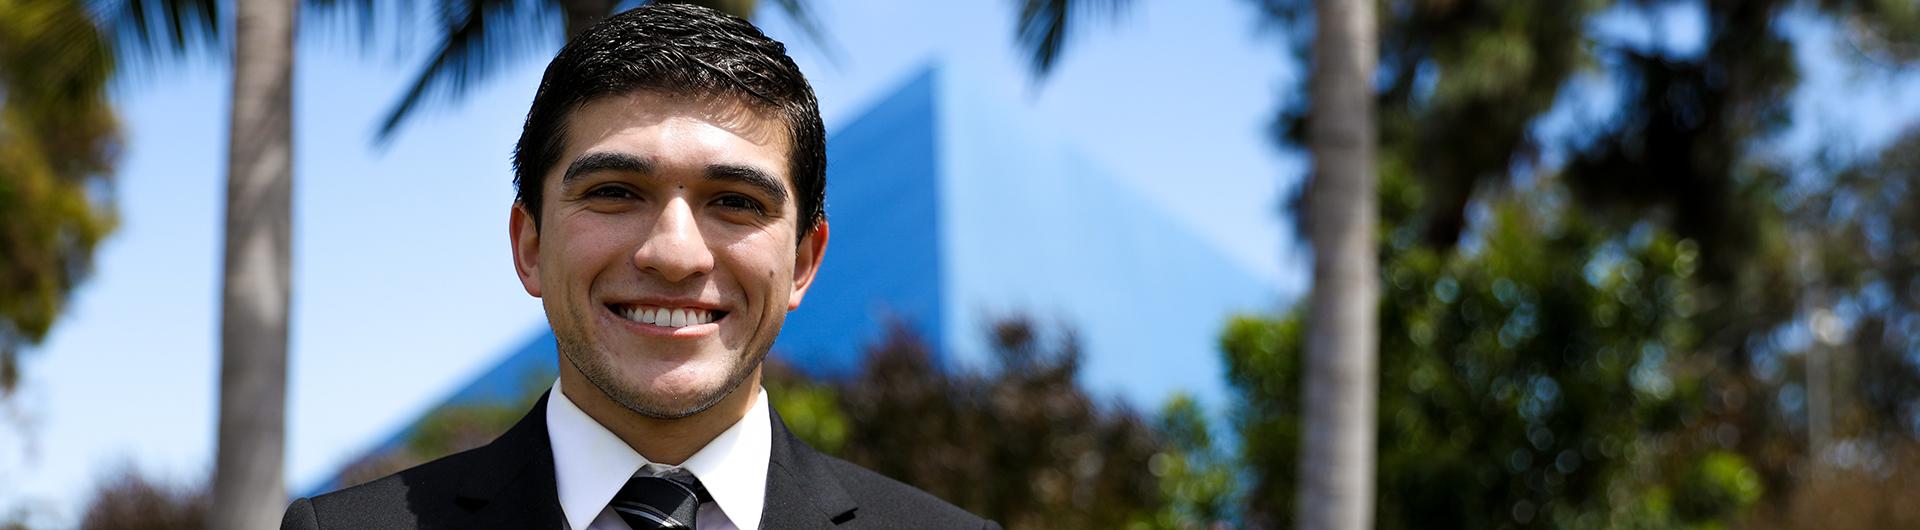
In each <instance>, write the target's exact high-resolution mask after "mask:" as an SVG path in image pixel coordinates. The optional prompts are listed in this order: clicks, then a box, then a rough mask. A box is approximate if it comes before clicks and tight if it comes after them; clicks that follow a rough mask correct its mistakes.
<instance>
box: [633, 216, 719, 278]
mask: <svg viewBox="0 0 1920 530" xmlns="http://www.w3.org/2000/svg"><path fill="white" fill-rule="evenodd" d="M633 265H634V266H635V267H639V268H640V270H642V271H646V272H648V273H652V274H655V275H658V276H660V279H663V280H666V281H668V282H679V281H681V280H685V279H687V278H690V277H693V276H697V275H700V274H704V273H706V272H707V271H710V270H713V252H712V251H710V250H708V249H707V242H706V239H705V238H703V237H701V235H700V223H699V222H698V221H697V220H695V218H694V213H693V208H692V207H691V206H688V205H687V201H686V200H684V199H680V198H674V199H671V200H668V201H667V202H666V204H665V205H663V206H661V211H660V216H659V217H657V218H655V219H654V222H653V228H652V230H651V231H649V232H648V233H647V234H646V238H644V239H642V240H641V241H640V248H639V249H637V250H635V251H634V253H633Z"/></svg>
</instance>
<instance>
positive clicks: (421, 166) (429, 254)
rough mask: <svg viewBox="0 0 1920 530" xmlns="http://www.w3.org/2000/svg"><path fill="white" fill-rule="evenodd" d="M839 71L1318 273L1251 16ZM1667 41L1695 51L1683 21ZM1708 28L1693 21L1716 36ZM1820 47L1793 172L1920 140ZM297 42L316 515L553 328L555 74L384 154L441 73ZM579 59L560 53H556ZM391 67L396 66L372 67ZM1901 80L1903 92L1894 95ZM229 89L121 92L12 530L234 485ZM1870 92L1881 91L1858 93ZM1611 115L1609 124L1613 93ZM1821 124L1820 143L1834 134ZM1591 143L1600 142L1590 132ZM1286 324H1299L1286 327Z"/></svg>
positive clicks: (851, 57)
mask: <svg viewBox="0 0 1920 530" xmlns="http://www.w3.org/2000/svg"><path fill="white" fill-rule="evenodd" d="M814 4H815V5H816V6H818V7H817V8H818V10H819V12H818V14H819V15H820V18H821V21H822V23H823V26H824V28H825V29H826V32H827V34H828V35H829V37H828V41H829V43H830V45H831V46H832V48H833V49H835V50H837V51H838V53H837V59H836V60H833V61H828V60H826V59H824V58H823V57H822V55H821V54H820V53H819V52H818V51H817V48H816V46H814V44H813V43H811V42H809V41H807V40H806V39H804V38H801V37H800V36H799V34H798V32H797V31H795V29H794V28H793V27H792V26H791V25H790V24H787V23H786V21H784V20H782V19H780V18H779V17H778V16H777V15H773V16H768V17H763V18H762V19H761V20H760V22H761V23H762V25H763V26H765V27H766V29H767V31H768V33H769V34H771V35H773V36H775V37H776V38H779V39H781V40H783V41H786V42H788V43H789V44H790V45H791V46H792V47H793V48H794V50H795V53H794V55H795V58H796V60H797V61H798V62H800V64H801V66H802V68H803V69H804V70H806V71H807V72H808V74H809V76H810V79H811V80H812V82H813V83H814V87H815V89H816V91H817V92H818V94H819V97H820V100H821V107H822V113H823V115H824V116H825V118H826V121H827V124H828V127H829V129H833V128H834V127H835V126H836V125H838V124H840V123H843V122H844V120H847V119H849V118H851V117H852V114H853V113H854V112H857V111H858V110H860V109H861V108H864V107H865V106H867V105H868V104H869V103H871V102H872V101H874V100H875V99H876V98H879V97H881V96H883V95H884V91H885V90H888V89H890V88H892V87H893V86H895V85H896V84H897V83H899V82H900V81H902V80H903V78H904V77H905V76H907V75H911V74H913V73H915V72H917V71H918V69H919V68H920V67H922V66H923V65H925V64H927V63H929V62H932V61H939V62H941V63H942V64H944V65H945V66H946V67H947V68H948V69H949V71H952V72H956V73H957V74H961V75H968V76H973V77H974V80H975V81H976V84H975V85H976V86H982V87H989V88H986V90H996V91H999V92H1000V94H997V96H1001V97H1004V98H1006V99H1007V100H1009V101H1017V102H1020V104H1022V105H1024V107H1023V111H1024V112H1026V113H1028V117H1029V118H1030V119H1029V120H1028V121H1029V122H1030V123H1037V124H1043V125H1042V126H1045V127H1048V128H1050V129H1052V132H1053V133H1055V134H1057V135H1058V136H1059V137H1062V138H1066V139H1068V141H1069V142H1070V143H1072V144H1073V145H1074V147H1075V148H1077V149H1079V150H1081V151H1082V152H1084V153H1086V154H1087V155H1088V156H1089V157H1091V158H1092V159H1095V160H1099V161H1101V162H1102V163H1103V164H1105V165H1106V166H1107V167H1109V168H1111V169H1113V171H1114V173H1115V174H1116V175H1117V176H1119V177H1120V178H1122V179H1123V180H1124V181H1125V184H1126V185H1128V186H1131V187H1133V188H1134V189H1135V190H1137V191H1139V192H1140V193H1141V194H1142V195H1144V196H1147V197H1152V198H1155V199H1156V200H1158V201H1160V203H1161V205H1162V206H1164V207H1165V208H1166V209H1167V210H1168V211H1169V212H1171V213H1172V214H1173V215H1174V217H1176V218H1177V219H1179V220H1181V221H1182V222H1185V223H1188V224H1189V225H1190V226H1191V228H1193V229H1195V230H1196V231H1197V232H1199V233H1201V234H1203V235H1204V237H1206V238H1207V239H1209V240H1211V241H1212V242H1214V243H1216V244H1218V245H1219V246H1220V247H1221V248H1223V249H1225V250H1226V251H1227V252H1228V253H1229V254H1230V255H1231V256H1233V257H1234V258H1235V259H1237V260H1239V261H1240V262H1242V263H1243V264H1245V265H1246V266H1247V267H1248V268H1249V269H1251V270H1256V271H1264V274H1268V275H1269V278H1268V279H1269V280H1271V281H1272V282H1273V283H1274V284H1275V285H1277V286H1279V287H1280V291H1281V292H1282V293H1288V294H1295V293H1298V292H1299V291H1300V289H1301V288H1302V286H1303V283H1304V279H1303V275H1302V273H1303V272H1304V271H1303V269H1302V268H1301V267H1302V266H1303V263H1304V262H1303V261H1301V257H1300V256H1298V255H1295V254H1294V250H1295V247H1294V246H1293V243H1292V242H1291V241H1290V240H1289V239H1288V238H1289V237H1290V234H1291V230H1290V229H1289V228H1286V227H1285V226H1284V225H1283V224H1282V223H1283V220H1282V219H1281V217H1280V216H1279V215H1278V214H1277V213H1276V212H1277V208H1276V205H1277V204H1278V201H1279V194H1280V191H1281V190H1282V189H1283V187H1284V186H1287V185H1290V184H1289V183H1291V182H1294V181H1296V179H1297V178H1298V177H1299V175H1300V174H1301V172H1302V170H1303V168H1304V164H1303V162H1302V161H1301V160H1300V159H1299V158H1298V157H1295V156H1290V155H1287V154H1284V153H1280V152H1278V151H1276V150H1275V149H1274V148H1273V147H1272V146H1271V145H1270V144H1269V143H1268V140H1267V136H1266V135H1265V131H1266V126H1267V124H1268V123H1269V120H1270V119H1271V116H1272V113H1273V110H1274V109H1275V107H1276V105H1277V104H1278V102H1279V98H1280V97H1281V96H1283V93H1282V91H1281V89H1282V88H1283V87H1288V86H1293V83H1294V82H1295V81H1296V80H1297V78H1298V76H1300V75H1303V72H1301V71H1300V70H1299V69H1298V68H1297V67H1295V66H1294V65H1292V64H1291V63H1290V62H1289V60H1288V59H1287V55H1286V53H1285V51H1284V50H1283V48H1282V47H1281V44H1280V42H1279V39H1278V38H1277V36H1276V35H1272V34H1262V33H1261V32H1259V31H1257V16H1256V13H1255V11H1254V9H1253V7H1252V6H1251V5H1249V4H1250V3H1249V2H1243V1H1236V0H1199V1H1193V2H1177V3H1176V2H1140V3H1138V5H1136V9H1135V10H1134V11H1133V12H1132V13H1130V14H1127V15H1124V16H1122V17H1121V18H1120V19H1118V20H1116V21H1114V23H1113V24H1111V25H1110V26H1106V27H1094V28H1091V29H1090V30H1089V31H1086V32H1083V33H1081V34H1079V35H1077V36H1076V38H1075V40H1074V41H1073V42H1072V48H1071V49H1070V50H1069V54H1068V57H1067V58H1066V60H1065V61H1064V62H1063V63H1060V65H1059V67H1058V69H1057V71H1056V72H1055V74H1054V75H1053V76H1052V78H1051V79H1050V80H1049V81H1048V82H1047V83H1046V84H1045V85H1044V86H1036V85H1034V84H1032V83H1031V82H1029V80H1028V79H1027V76H1026V70H1025V63H1024V60H1023V57H1022V56H1021V55H1019V54H1018V53H1017V51H1016V50H1015V49H1014V48H1013V46H1012V44H1011V35H1012V28H1011V20H1012V13H1011V12H1010V11H1011V3H1010V2H934V3H920V2H894V1H887V0H838V1H817V2H814ZM1668 16H1670V17H1672V18H1674V19H1676V20H1679V21H1680V22H1678V23H1675V24H1666V25H1662V26H1660V27H1659V28H1658V29H1647V28H1642V27H1640V26H1638V25H1637V24H1636V23H1635V22H1634V21H1633V20H1623V21H1617V22H1609V24H1610V26H1609V27H1610V28H1612V29H1616V30H1620V31H1626V32H1629V33H1632V32H1635V31H1639V32H1640V33H1641V34H1645V35H1647V36H1648V37H1649V38H1651V36H1652V35H1655V33H1654V32H1655V31H1659V32H1664V33H1661V34H1669V35H1673V36H1674V37H1673V38H1674V39H1675V40H1678V41H1682V42H1684V41H1685V39H1686V35H1687V34H1688V32H1692V33H1693V34H1695V35H1697V34H1698V29H1697V23H1695V25H1694V26H1691V27H1693V28H1694V29H1688V28H1689V27H1690V26H1689V25H1688V23H1687V22H1686V20H1687V16H1688V15H1687V14H1686V13H1684V12H1682V13H1676V14H1671V15H1668ZM1696 18H1697V16H1696ZM1823 27H1824V26H1823V25H1822V24H1821V23H1819V22H1817V21H1815V22H1806V23H1804V24H1794V25H1789V27H1788V30H1789V31H1790V32H1792V33H1793V34H1794V35H1796V36H1797V37H1800V38H1803V39H1807V40H1808V41H1810V42H1814V43H1815V44H1816V46H1813V47H1808V48H1806V49H1803V51H1802V53H1803V56H1802V61H1803V62H1804V63H1806V64H1809V65H1811V67H1806V71H1805V75H1806V77H1807V83H1808V84H1807V86H1809V87H1811V89H1810V90H1808V91H1806V92H1805V93H1804V94H1802V95H1800V96H1796V103H1795V106H1796V117H1797V118H1800V119H1798V120H1796V121H1798V122H1800V123H1803V124H1804V123H1819V124H1821V125H1819V126H1802V127H1797V128H1796V129H1794V130H1793V131H1792V132H1790V133H1789V134H1788V136H1787V138H1784V139H1783V140H1782V142H1783V146H1784V147H1783V148H1786V149H1790V150H1791V149H1794V148H1796V146H1806V145H1811V144H1812V140H1814V139H1819V138H1826V137H1832V136H1833V135H1842V136H1844V137H1846V138H1849V139H1851V140H1853V141H1857V142H1859V144H1860V145H1861V146H1863V149H1864V148H1866V147H1870V146H1873V145H1877V144H1878V143H1880V142H1884V141H1885V140H1886V139H1887V138H1889V137H1891V135H1892V134H1893V133H1894V132H1897V130H1898V129H1899V127H1900V125H1901V124H1908V123H1914V122H1915V121H1916V118H1917V117H1920V104H1916V103H1914V102H1912V101H1904V102H1903V101H1902V100H1900V99H1899V98H1898V97H1897V95H1898V94H1901V93H1906V94H1913V93H1920V80H1916V79H1915V76H1912V75H1909V76H1906V77H1903V78H1897V79H1887V78H1873V77H1872V76H1871V75H1866V76H1864V77H1863V75H1862V74H1860V73H1859V72H1858V71H1857V70H1856V69H1853V68H1852V67H1851V66H1849V64H1850V63H1848V62H1847V61H1845V60H1842V59H1839V57H1841V54H1843V53H1845V51H1844V48H1843V47H1839V46H1835V45H1832V44H1831V43H1827V42H1825V41H1824V40H1823V39H1831V32H1830V31H1829V30H1826V29H1823ZM338 40H339V39H337V38H334V37H331V36H327V35H319V34H314V35H307V36H306V37H304V38H303V39H302V40H301V45H300V49H299V59H298V60H299V61H300V63H299V66H298V70H297V72H296V93H295V100H296V102H297V103H296V105H297V108H296V114H295V118H296V123H297V127H298V128H297V130H296V133H295V134H296V137H295V141H296V155H295V160H296V168H295V174H296V177H295V178H296V185H295V194H296V198H295V227H294V234H295V239H296V242H295V249H294V256H295V263H294V287H295V290H296V292H295V295H294V305H293V311H292V318H293V330H292V347H291V349H292V351H291V355H292V363H291V374H290V385H291V386H290V394H289V410H288V421H289V426H290V431H289V433H288V440H289V445H288V448H287V449H288V453H287V456H288V460H287V471H288V477H289V480H290V481H291V485H292V487H293V489H295V490H298V489H300V488H302V487H304V485H305V484H309V483H311V482H312V481H313V480H315V479H317V478H320V476H321V475H323V474H325V473H326V472H327V471H329V470H331V469H332V468H333V467H334V466H337V465H338V464H340V463H341V461H342V460H343V459H345V458H349V457H350V456H352V454H353V453H354V452H355V451H358V450H360V449H361V448H363V447H364V446H365V445H366V444H368V443H371V442H372V441H373V440H374V439H376V438H378V437H380V436H382V435H384V434H386V433H387V432H388V431H389V430H391V429H393V428H394V427H396V426H397V425H399V424H401V423H402V422H404V421H405V420H407V419H409V418H411V417H413V416H414V415H416V414H418V413H419V412H420V410H421V409H422V408H424V407H426V406H428V405H429V404H430V403H431V402H433V401H434V400H435V399H436V398H438V397H440V396H443V395H445V394H446V393H448V392H450V391H452V390H453V389H454V388H455V387H457V386H458V385H459V384H460V383H462V382H464V381H465V380H467V379H469V378H471V377H472V376H474V375H475V374H477V373H478V372H479V371H480V370H483V369H484V368H486V367H487V366H489V365H491V363H492V362H494V361H495V360H496V359H497V358H498V356H499V355H501V354H503V353H504V352H505V350H506V348H508V347H511V346H516V345H518V344H519V343H520V342H521V341H523V340H525V339H526V338H527V337H529V336H531V334H532V333H534V332H535V331H536V330H538V329H539V328H540V327H541V326H542V325H543V323H544V320H543V316H542V315H541V312H540V306H539V304H538V302H537V300H535V299H533V298H529V297H527V296H526V294H525V293H524V292H523V291H521V289H520V286H519V285H518V283H517V282H515V281H514V279H513V271H512V268H511V262H510V261H509V259H508V255H507V244H506V235H505V232H506V230H505V228H506V213H507V208H508V206H509V203H510V201H511V199H512V189H511V186H510V184H509V182H510V178H511V177H510V173H509V166H508V156H509V153H510V149H511V146H512V143H513V141H514V139H515V138H516V137H517V135H518V133H519V126H520V123H521V121H522V119H523V117H524V114H525V112H526V108H527V104H528V102H529V101H530V100H531V97H532V94H533V90H534V87H535V85H536V83H537V82H538V79H539V74H540V70H541V68H542V67H543V66H544V64H545V55H546V54H545V53H542V54H538V55H541V56H540V57H534V56H529V57H527V58H525V60H523V61H519V62H517V63H515V64H513V65H512V66H510V67H509V68H506V69H504V70H503V71H501V72H500V73H499V75H497V76H495V77H494V79H492V80H491V81H490V82H487V83H485V84H484V85H482V87H481V88H480V89H479V90H476V91H474V92H473V93H471V94H470V95H469V97H468V98H467V99H466V100H465V101H464V102H463V103H461V104H458V105H437V106H434V107H433V108H432V109H429V110H428V112H426V113H425V114H423V115H421V116H420V119H419V120H417V121H415V122H414V124H413V126H411V127H409V128H407V129H406V130H405V131H404V132H403V133H402V134H401V135H400V136H399V137H398V138H397V139H396V141H394V142H393V143H392V144H391V145H390V146H388V148H387V149H385V150H381V151H375V150H373V149H370V148H369V145H370V144H369V138H370V134H371V131H372V130H373V128H374V126H375V125H376V123H377V120H378V119H379V118H380V117H381V112H382V111H384V110H385V108H386V106H387V105H388V104H389V103H390V102H391V101H392V100H393V97H394V96H395V95H396V94H398V93H399V92H400V91H401V89H402V88H403V87H404V83H405V82H406V81H408V80H409V76H410V75H411V73H412V71H413V68H414V67H415V65H417V64H418V63H419V60H420V59H421V56H422V54H418V53H417V54H413V55H409V56H405V57H401V58H399V59H397V60H395V59H392V58H389V57H386V56H384V55H375V56H372V57H369V56H365V55H362V54H360V53H358V52H357V51H355V50H356V48H355V47H354V46H349V45H345V44H344V43H341V42H337V41H338ZM555 47H556V49H557V43H556V46H555ZM376 48H378V47H377V46H376ZM1883 77H1884V76H1883ZM228 83H229V81H228V77H227V76H226V74H225V72H224V69H223V68H220V67H210V66H206V65H189V67H188V68H185V69H183V70H176V71H174V72H172V73H167V74H163V75H159V76H155V77H154V78H152V79H150V80H148V81H145V82H140V83H132V84H127V85H125V86H121V87H119V88H118V89H117V91H116V96H115V97H116V101H117V103H118V104H119V106H120V112H121V117H122V120H123V121H124V133H125V135H126V139H127V151H126V153H125V156H124V158H123V159H122V160H121V166H120V171H119V174H118V177H117V179H118V187H117V189H116V195H117V198H118V203H119V208H120V214H121V226H120V229H119V230H118V231H117V232H116V233H115V234H114V235H113V236H112V237H111V238H110V239H109V240H107V242H106V243H104V244H103V246H102V247H101V249H100V252H99V254H98V262H97V265H96V270H95V275H94V277H93V279H92V280H91V281H90V282H89V283H87V284H86V285H85V286H83V287H82V288H81V289H80V290H79V291H78V292H77V293H76V294H75V296H74V297H73V299H72V305H71V306H70V307H69V308H68V311H67V313H66V314H65V315H64V317H63V318H62V320H61V321H60V323H59V324H58V325H57V326H56V328H55V329H54V332H53V334H52V335H51V336H50V337H49V338H48V340H47V341H46V342H45V343H44V344H43V345H42V346H41V347H39V348H38V349H37V350H35V351H33V352H31V353H30V354H29V356H28V357H27V362H26V365H25V366H26V376H25V380H24V381H25V382H24V385H23V389H22V391H21V392H20V393H19V394H18V395H17V397H16V398H15V399H12V400H10V401H7V402H4V403H0V520H3V519H5V518H6V517H8V515H9V514H11V513H15V512H17V511H19V510H29V511H31V512H32V513H33V514H34V519H33V521H36V522H43V523H48V524H50V525H53V526H67V525H70V524H72V523H74V522H75V521H76V520H77V519H76V515H77V514H76V511H77V510H78V508H79V504H78V503H79V502H81V501H82V500H83V497H84V493H85V492H86V491H87V488H88V487H89V486H90V485H91V484H92V483H93V481H94V480H95V479H96V478H97V477H99V476H101V475H103V474H105V473H107V472H110V471H112V470H114V469H116V468H117V467H120V466H126V465H132V466H136V467H138V468H139V469H141V470H143V471H146V472H148V473H151V474H154V475H157V476H160V477H163V478H170V479H174V480H180V481H186V480H196V479H198V478H199V477H202V476H204V474H205V473H206V472H207V471H208V469H209V467H210V465H211V457H212V451H213V434H214V425H215V423H214V411H215V410H214V409H215V390H216V375H217V372H218V354H217V336H218V328H217V323H218V317H217V315H218V308H217V306H216V300H217V296H218V295H217V285H218V284H217V280H218V275H219V264H220V261H219V260H220V255H219V246H220V239H219V237H220V233H219V230H220V219H221V212H220V208H219V206H220V204H221V203H220V200H221V199H220V197H221V195H222V193H223V191H224V188H223V178H224V170H223V167H222V166H223V164H224V156H225V128H226V106H225V101H226V98H227V93H228V86H227V85H228ZM1863 86H1864V87H1866V88H1862V87H1863ZM1593 97H1605V95H1604V94H1601V95H1596V96H1593ZM1812 116H1819V119H1812V118H1811V117H1812ZM1575 121H1576V122H1577V121H1579V120H1575ZM1278 303H1279V301H1276V305H1277V304H1278Z"/></svg>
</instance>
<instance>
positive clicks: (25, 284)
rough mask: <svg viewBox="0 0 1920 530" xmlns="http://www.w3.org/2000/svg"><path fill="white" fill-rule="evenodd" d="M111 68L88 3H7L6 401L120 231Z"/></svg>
mask: <svg viewBox="0 0 1920 530" xmlns="http://www.w3.org/2000/svg"><path fill="white" fill-rule="evenodd" d="M112 68H113V62H112V59H111V56H110V55H109V54H108V49H107V46H106V44H105V42H104V41H103V40H102V39H101V36H100V32H99V30H98V29H97V28H95V27H94V25H93V22H92V20H91V19H89V18H88V15H87V10H86V7H85V6H84V5H82V4H81V3H80V2H78V1H50V2H18V1H9V2H0V94H4V97H5V101H4V103H0V212H6V213H5V215H0V395H5V394H7V393H10V392H12V390H13V388H14V385H15V384H16V382H17V381H18V378H19V371H18V354H19V351H20V349H21V348H23V347H24V346H27V345H31V344H34V343H37V342H39V341H40V340H42V339H44V338H45V337H46V335H47V332H48V331H49V330H50V329H51V328H52V327H53V322H54V319H55V318H56V317H58V316H59V315H60V312H61V309H62V307H63V306H64V305H65V304H66V300H67V296H68V294H69V293H71V292H72V291H73V289H74V287H76V286H78V285H79V283H80V282H81V281H82V280H83V279H85V277H86V275H87V274H88V272H89V270H90V269H91V267H92V263H93V250H94V247H95V245H97V244H98V243H99V242H100V240H101V239H102V238H104V237H106V235H107V233H108V232H110V231H112V229H113V225H114V214H113V208H112V205H111V204H109V203H107V202H106V201H105V200H104V198H103V197H101V196H97V195H96V194H95V192H96V191H104V190H105V189H106V187H107V186H109V185H110V184H111V180H110V175H111V172H112V170H113V162H114V160H113V159H114V155H115V153H116V152H117V150H118V146H119V143H118V142H119V138H118V136H117V129H118V125H117V123H116V120H115V119H114V115H113V110H112V108H111V107H110V106H109V105H108V103H107V99H106V92H105V86H106V82H107V76H108V73H109V72H111V71H112Z"/></svg>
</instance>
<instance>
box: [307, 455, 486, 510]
mask: <svg viewBox="0 0 1920 530" xmlns="http://www.w3.org/2000/svg"><path fill="white" fill-rule="evenodd" d="M476 451H478V449H474V450H468V451H463V452H460V453H455V454H452V455H448V456H444V457H441V458H437V459H434V460H432V461H429V462H427V463H424V464H420V465H417V466H414V467H410V468H407V469H404V470H401V471H399V472H397V473H394V474H391V475H387V476H384V477H380V478H378V479H374V480H372V481H368V482H366V483H364V484H359V485H356V486H352V487H348V488H343V489H340V490H336V491H333V492H330V493H326V494H323V495H319V496H316V497H313V498H312V499H303V500H302V501H300V502H307V503H309V505H308V506H305V507H304V514H302V515H301V518H302V519H304V520H306V521H309V523H308V524H307V525H304V526H301V528H414V527H420V526H424V525H422V524H420V522H421V521H423V520H427V519H428V518H430V517H431V516H432V515H434V514H431V513H422V512H423V511H431V509H432V508H431V507H434V506H445V505H447V504H446V503H445V502H422V501H426V500H440V499H445V500H446V501H447V502H451V499H452V497H453V495H454V488H456V487H457V485H458V484H459V483H460V479H461V477H463V476H465V474H466V471H467V470H468V469H469V468H470V467H471V466H472V465H473V462H472V461H473V459H474V453H475V452H476ZM293 508H303V507H301V506H299V503H298V502H296V503H295V506H293V507H290V508H289V510H288V512H287V513H288V518H289V519H292V518H293V516H294V512H295V510H294V509H293Z"/></svg>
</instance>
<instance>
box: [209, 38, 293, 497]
mask: <svg viewBox="0 0 1920 530" xmlns="http://www.w3.org/2000/svg"><path fill="white" fill-rule="evenodd" d="M234 8H235V9H234V15H235V23H234V33H235V37H234V53H233V94H232V97H233V108H232V116H231V119H232V122H231V124H230V126H229V127H230V128H229V129H228V131H227V133H228V138H227V141H228V152H227V226H226V267H225V269H224V271H223V274H224V275H223V277H222V280H223V283H222V285H221V297H220V431H219V441H218V444H219V445H218V451H217V454H216V456H215V460H214V478H213V512H212V513H211V514H209V517H208V523H209V524H208V526H209V527H210V528H215V529H223V530H224V529H248V530H252V529H259V528H276V527H278V526H279V521H280V513H281V511H282V509H283V508H284V506H285V505H286V502H287V498H286V490H285V486H284V483H283V479H282V467H283V463H282V462H283V458H284V453H285V450H286V401H287V308H288V305H289V298H290V297H291V291H292V285H291V283H292V282H291V275H292V272H291V271H292V263H291V261H292V259H291V258H292V246H293V237H292V235H293V234H292V228H293V219H292V204H293V24H294V16H295V14H294V11H295V7H294V0H245V1H241V2H234Z"/></svg>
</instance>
